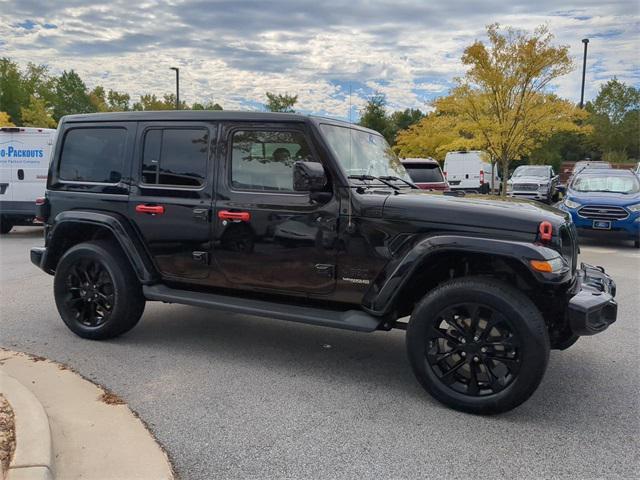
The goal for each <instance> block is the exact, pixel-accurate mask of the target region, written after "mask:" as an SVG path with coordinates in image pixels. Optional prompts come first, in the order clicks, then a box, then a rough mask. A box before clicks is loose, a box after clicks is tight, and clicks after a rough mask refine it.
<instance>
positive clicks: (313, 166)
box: [293, 161, 327, 192]
mask: <svg viewBox="0 0 640 480" xmlns="http://www.w3.org/2000/svg"><path fill="white" fill-rule="evenodd" d="M326 185H327V175H326V174H325V172H324V167H323V166H322V164H321V163H318V162H300V161H299V162H295V163H294V164H293V189H294V190H295V191H296V192H318V191H321V190H323V189H324V187H325V186H326Z"/></svg>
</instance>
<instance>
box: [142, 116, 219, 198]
mask: <svg viewBox="0 0 640 480" xmlns="http://www.w3.org/2000/svg"><path fill="white" fill-rule="evenodd" d="M208 157H209V132H208V130H207V129H206V128H162V129H151V130H147V131H146V132H145V135H144V146H143V153H142V182H143V183H145V184H148V185H166V186H176V187H201V186H202V185H204V182H205V178H206V176H207V158H208Z"/></svg>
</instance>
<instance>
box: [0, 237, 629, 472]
mask: <svg viewBox="0 0 640 480" xmlns="http://www.w3.org/2000/svg"><path fill="white" fill-rule="evenodd" d="M41 235H42V230H41V229H35V228H26V227H21V228H16V229H15V230H14V231H13V232H11V233H10V234H9V235H3V236H2V237H1V238H0V346H3V347H6V348H10V349H13V350H20V351H24V352H29V353H32V354H37V355H42V356H45V357H48V358H51V359H53V360H56V361H58V362H62V363H66V364H68V365H70V366H71V367H73V368H74V369H75V370H76V371H77V372H79V373H80V374H82V375H84V376H85V377H87V378H89V379H92V380H93V381H95V382H98V383H99V384H101V385H104V386H105V387H107V388H108V389H110V390H111V391H113V392H115V393H116V394H118V395H119V396H120V397H122V398H123V399H124V400H126V402H127V403H128V404H129V406H130V407H131V409H132V410H134V411H135V412H137V413H138V414H139V415H140V417H141V418H142V420H143V421H144V422H146V424H147V425H148V426H149V428H150V429H151V430H152V432H153V433H154V434H155V436H156V437H157V439H158V440H159V441H160V443H161V444H162V445H163V446H164V447H165V448H166V449H167V451H168V453H169V455H170V457H171V459H172V461H173V463H174V466H175V468H176V470H177V474H178V475H179V477H180V478H182V479H207V480H208V479H211V478H217V479H223V478H332V479H333V478H354V479H355V478H357V479H369V478H370V479H374V478H375V479H379V478H418V477H421V478H436V477H438V478H444V477H449V478H450V477H464V478H473V477H480V478H510V479H512V478H540V477H545V478H559V477H564V478H632V477H633V478H635V477H636V475H637V473H638V469H639V468H640V454H639V452H640V420H639V413H640V408H639V407H640V401H639V399H640V388H639V387H640V369H639V367H640V354H639V352H640V327H639V322H640V315H639V314H638V311H639V310H640V250H637V249H634V248H632V244H630V243H620V242H603V241H601V240H586V241H584V242H583V247H582V253H581V255H580V260H582V261H585V262H587V263H592V264H597V265H602V266H604V267H605V268H606V270H607V272H609V273H610V274H612V275H613V276H614V278H615V280H616V282H617V284H618V301H619V304H620V308H619V319H618V322H617V323H616V324H614V325H613V326H612V327H611V328H609V330H607V331H606V332H604V333H602V334H600V335H596V336H594V337H588V338H581V339H580V340H579V341H578V342H577V343H576V344H575V345H574V346H573V347H571V348H570V349H569V350H567V351H564V352H558V351H554V352H552V353H551V359H550V362H549V367H548V370H547V374H546V376H545V378H544V380H543V382H542V384H541V385H540V387H539V389H538V390H537V392H536V393H535V394H534V395H533V397H532V398H531V399H530V400H529V401H528V402H526V403H525V404H524V405H522V406H521V407H519V408H517V409H516V410H513V411H511V412H509V413H506V414H503V415H500V416H493V417H479V416H473V415H467V414H463V413H459V412H455V411H452V410H449V409H447V408H446V407H444V406H441V405H440V404H438V403H437V402H436V401H435V400H432V399H431V398H430V397H429V396H428V395H427V394H426V393H425V392H424V391H423V390H422V388H421V387H420V386H419V385H418V383H417V381H416V380H415V379H414V377H413V374H412V373H411V370H410V367H409V363H408V361H407V358H406V354H405V347H404V332H402V331H392V332H376V333H372V334H363V333H355V332H347V331H341V330H333V329H328V328H321V327H312V326H306V325H300V324H294V323H287V322H282V321H277V320H264V319H258V318H254V317H246V316H240V315H230V314H226V313H220V312H215V311H209V310H204V309H198V308H195V307H187V306H179V305H163V304H158V303H148V304H147V308H146V311H145V313H144V316H143V318H142V320H141V322H140V324H139V325H138V326H137V327H136V328H135V329H134V330H132V331H131V332H130V333H128V334H127V335H125V336H122V337H120V338H117V339H114V340H110V341H105V342H94V341H89V340H83V339H81V338H79V337H76V336H75V335H74V334H72V333H71V332H70V331H69V330H68V329H67V328H66V327H65V326H64V324H63V323H62V321H61V320H60V318H59V317H58V314H57V312H56V308H55V303H54V300H53V295H52V277H50V276H48V275H46V274H44V273H43V272H41V271H40V270H38V269H37V268H36V267H34V266H33V265H32V264H31V263H30V262H29V258H28V257H29V255H28V251H29V248H30V247H31V246H33V245H39V244H41V243H42V241H41ZM132 448H135V446H134V445H132ZM95 478H98V479H99V478H100V476H99V472H96V477H95Z"/></svg>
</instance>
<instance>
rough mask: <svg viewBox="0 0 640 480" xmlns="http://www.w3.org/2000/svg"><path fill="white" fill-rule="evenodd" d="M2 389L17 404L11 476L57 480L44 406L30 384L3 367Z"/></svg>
mask: <svg viewBox="0 0 640 480" xmlns="http://www.w3.org/2000/svg"><path fill="white" fill-rule="evenodd" d="M0 392H2V394H3V395H4V396H5V398H6V399H7V401H8V402H9V403H10V404H11V408H13V413H14V416H15V425H16V450H15V452H14V454H13V459H12V460H11V464H10V465H9V471H8V472H6V475H7V480H53V478H54V475H53V450H52V447H53V445H52V442H51V429H50V428H49V419H48V417H47V414H46V412H45V410H44V407H43V406H42V404H41V403H40V402H39V401H38V399H37V398H36V397H35V395H34V394H33V393H31V391H30V390H29V389H28V388H27V387H25V386H24V385H23V384H22V383H20V382H19V381H18V380H16V379H15V378H13V377H12V376H10V375H7V374H6V373H4V372H2V371H0Z"/></svg>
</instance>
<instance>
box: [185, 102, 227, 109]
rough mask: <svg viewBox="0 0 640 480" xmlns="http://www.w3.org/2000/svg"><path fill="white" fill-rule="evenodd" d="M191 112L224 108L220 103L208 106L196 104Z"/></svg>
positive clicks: (208, 103)
mask: <svg viewBox="0 0 640 480" xmlns="http://www.w3.org/2000/svg"><path fill="white" fill-rule="evenodd" d="M191 110H222V106H221V105H220V104H219V103H213V102H207V103H206V104H204V105H203V104H202V103H197V102H196V103H194V104H193V105H191Z"/></svg>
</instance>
